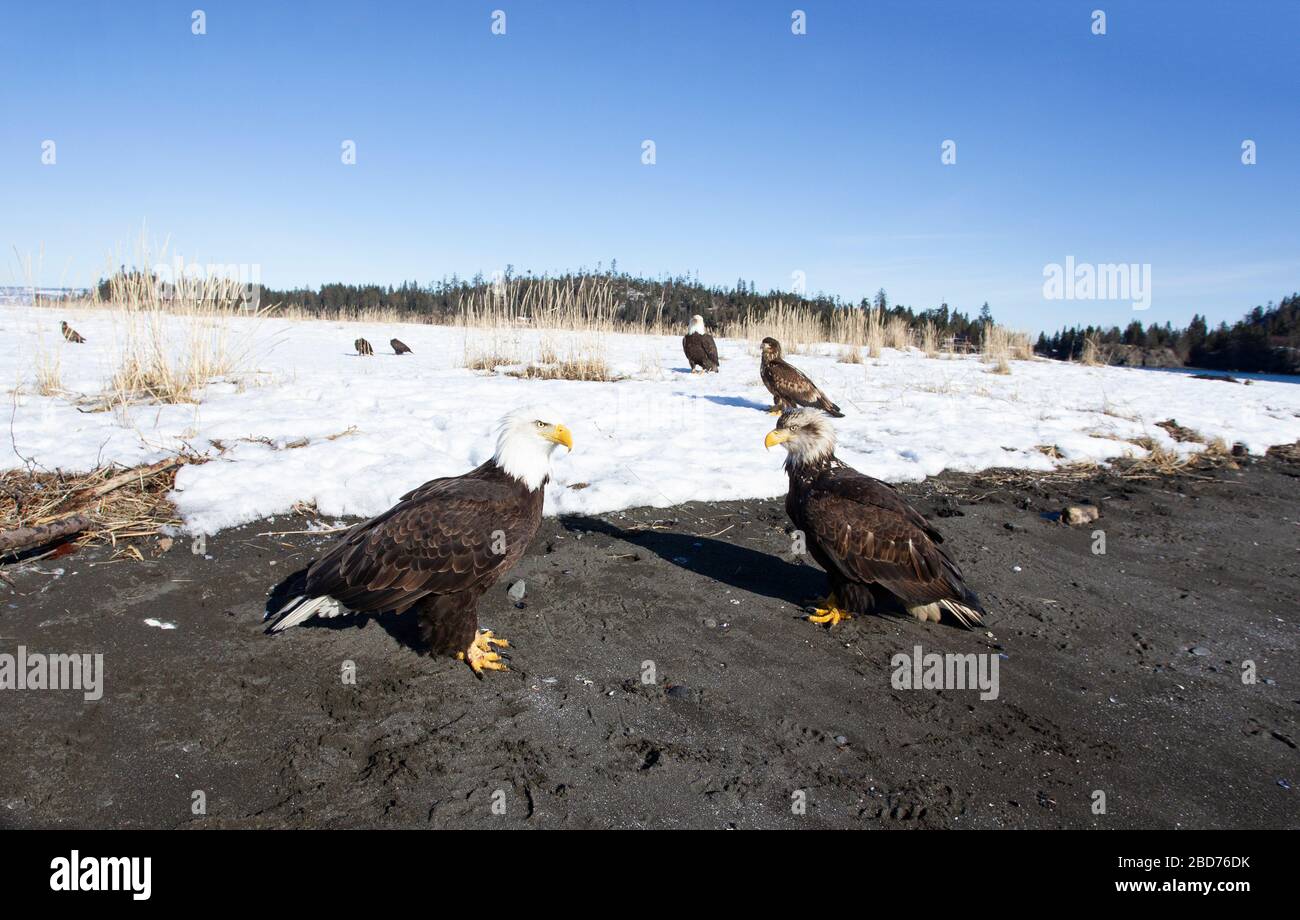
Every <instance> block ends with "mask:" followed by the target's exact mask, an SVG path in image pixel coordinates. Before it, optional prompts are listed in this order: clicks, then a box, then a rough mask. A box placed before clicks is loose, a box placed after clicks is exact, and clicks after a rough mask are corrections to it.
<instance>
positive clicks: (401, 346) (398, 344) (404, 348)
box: [388, 339, 415, 355]
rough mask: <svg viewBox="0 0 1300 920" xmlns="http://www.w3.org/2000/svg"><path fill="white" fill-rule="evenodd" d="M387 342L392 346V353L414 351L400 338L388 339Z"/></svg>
mask: <svg viewBox="0 0 1300 920" xmlns="http://www.w3.org/2000/svg"><path fill="white" fill-rule="evenodd" d="M388 344H389V345H391V346H392V347H393V353H394V354H398V355H410V354H414V353H415V352H413V351H411V348H410V346H409V345H407V344H406V343H405V342H403V341H402V340H401V339H390V340H389V341H388Z"/></svg>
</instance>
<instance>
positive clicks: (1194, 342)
mask: <svg viewBox="0 0 1300 920" xmlns="http://www.w3.org/2000/svg"><path fill="white" fill-rule="evenodd" d="M120 273H121V274H130V275H135V274H138V273H137V272H134V271H133V270H128V269H126V268H123V269H122V270H121V272H120ZM502 280H504V281H506V282H508V283H509V284H510V285H511V286H512V288H513V290H514V291H515V292H516V296H519V295H520V292H521V291H526V290H527V288H528V287H529V286H532V285H541V284H543V283H544V282H548V281H549V282H551V283H554V282H557V281H558V282H561V283H567V284H569V285H571V286H573V287H577V286H578V285H580V284H582V283H584V282H587V283H589V284H591V285H592V286H597V285H599V286H601V287H602V289H604V290H606V291H607V292H608V293H609V294H610V295H611V297H612V299H613V302H615V303H616V304H618V306H617V308H616V311H615V312H616V316H615V317H614V319H615V320H616V321H617V322H620V323H625V324H627V325H629V326H634V325H636V324H638V323H642V322H646V321H647V317H650V318H657V319H658V320H659V321H660V322H662V323H663V325H664V326H665V327H668V328H677V327H684V326H686V325H687V324H688V323H689V321H690V318H691V316H693V315H694V314H697V313H698V314H700V315H701V316H703V317H705V319H706V321H707V322H708V324H709V326H710V328H713V329H715V330H718V329H721V328H722V327H724V326H726V325H728V324H730V323H735V322H738V321H740V320H743V319H746V318H749V317H757V316H761V315H762V314H763V313H765V312H766V311H768V310H770V309H773V308H774V307H776V306H778V305H784V306H785V307H794V308H800V309H806V310H809V311H811V312H813V313H815V314H818V315H820V316H821V317H822V319H823V320H826V319H828V318H829V317H830V315H831V314H832V313H833V312H834V311H837V310H845V309H856V310H873V309H874V310H879V311H880V313H881V315H882V316H883V317H884V318H885V319H889V318H890V317H900V318H902V319H903V320H904V321H906V322H907V323H908V325H910V326H913V327H919V326H921V325H922V324H924V323H926V322H930V323H933V324H934V326H935V328H936V330H937V332H938V334H939V335H940V336H941V337H943V338H945V339H947V338H951V339H953V340H955V341H957V342H969V343H972V344H978V343H979V341H980V339H981V333H982V330H983V329H984V328H985V327H986V326H987V325H988V324H990V323H992V322H994V317H993V313H992V309H991V308H990V306H989V304H988V303H987V302H985V303H984V304H983V305H982V306H981V307H980V309H979V310H978V311H977V312H976V314H975V315H974V316H971V315H969V314H967V313H964V312H962V311H960V310H957V309H954V308H952V307H950V306H949V305H948V304H947V303H941V304H940V305H939V306H937V307H933V308H930V309H922V310H918V309H915V308H913V307H911V306H906V305H903V304H896V303H891V302H890V300H889V295H888V294H887V292H886V291H885V290H884V288H881V289H879V290H877V291H876V293H875V294H874V295H872V296H870V297H863V298H861V299H860V300H859V301H858V302H856V303H854V302H852V301H850V300H845V299H842V298H840V297H831V296H828V295H825V294H820V293H819V294H816V295H805V294H797V293H792V292H790V291H777V290H770V289H769V290H767V291H760V290H759V289H758V287H757V285H755V284H754V282H752V281H746V280H745V279H744V278H740V279H737V281H736V283H735V284H734V285H732V286H722V285H706V284H703V283H701V282H700V280H699V276H698V274H696V275H691V274H685V275H675V276H669V275H666V276H663V277H660V278H642V277H636V276H633V275H630V274H628V273H626V272H619V271H618V263H617V261H615V262H613V263H611V264H610V266H609V268H607V269H606V268H602V267H597V268H596V269H595V270H592V271H586V270H584V271H578V272H566V273H563V274H559V275H534V274H532V273H531V272H528V273H525V274H516V273H515V271H514V269H513V267H512V266H507V268H506V270H505V272H504V273H503V275H502V277H501V278H497V279H488V278H486V277H484V276H483V275H482V274H477V275H475V276H474V277H472V278H461V277H459V276H457V275H452V276H450V277H447V278H443V279H441V280H439V281H435V282H429V283H421V282H418V281H404V282H402V283H401V284H398V285H379V284H339V283H333V284H323V285H321V286H320V287H319V288H316V289H314V290H313V289H309V288H293V289H289V290H275V289H271V288H262V290H261V293H260V303H261V305H262V306H264V307H265V306H268V305H271V304H279V305H282V306H286V307H291V308H297V309H298V310H301V311H303V312H305V313H308V314H322V315H335V314H338V313H340V312H351V313H364V312H365V311H367V310H384V311H391V312H394V313H396V314H398V316H399V317H403V318H409V319H410V320H411V321H414V322H434V323H444V322H450V321H452V320H454V319H455V318H456V316H457V315H458V313H459V312H460V309H461V305H462V304H463V303H466V302H471V301H474V300H476V299H479V300H481V298H482V297H483V296H484V295H486V294H489V293H490V292H491V291H492V290H493V289H494V286H499V284H500V282H501V281H502ZM111 281H112V279H104V280H103V281H101V282H100V284H99V290H100V296H101V297H102V298H105V299H107V298H108V296H109V293H110V291H111V288H112V284H111ZM1089 339H1091V340H1092V341H1093V342H1094V343H1095V345H1096V346H1097V347H1098V350H1099V352H1100V353H1101V356H1102V358H1103V360H1105V358H1106V357H1107V353H1108V351H1109V352H1110V354H1111V356H1113V355H1114V354H1115V353H1116V352H1117V351H1118V349H1117V346H1133V347H1136V348H1141V349H1148V350H1150V349H1165V348H1167V349H1169V352H1170V353H1172V354H1173V355H1175V356H1176V357H1177V359H1178V361H1180V362H1182V363H1183V364H1186V365H1188V366H1192V367H1202V368H1209V369H1216V370H1235V371H1251V372H1256V371H1257V372H1263V373H1284V374H1285V373H1300V295H1296V294H1291V295H1290V296H1287V297H1284V298H1283V299H1282V301H1281V303H1278V304H1276V305H1275V304H1273V303H1271V302H1270V303H1269V305H1268V306H1267V307H1260V306H1257V307H1255V308H1254V309H1253V310H1251V311H1250V312H1249V313H1247V314H1246V315H1245V316H1244V317H1243V318H1242V319H1240V320H1238V321H1237V322H1236V323H1233V324H1231V325H1229V324H1228V323H1226V322H1224V323H1220V324H1219V325H1218V326H1217V327H1214V328H1210V326H1209V324H1208V323H1207V321H1206V319H1205V317H1204V316H1201V315H1200V314H1197V315H1194V316H1193V317H1192V320H1191V322H1190V323H1188V325H1187V326H1186V327H1183V328H1176V327H1174V326H1172V325H1171V324H1170V323H1168V322H1165V323H1164V324H1163V325H1162V324H1157V323H1153V324H1151V325H1149V326H1147V325H1143V323H1142V322H1141V321H1139V320H1136V319H1135V320H1133V321H1132V322H1131V323H1129V324H1128V325H1127V326H1126V327H1124V328H1123V329H1120V328H1119V327H1118V326H1111V327H1109V328H1105V327H1101V326H1092V325H1088V326H1071V327H1068V328H1065V329H1061V330H1060V331H1058V332H1055V333H1053V334H1051V335H1048V334H1047V333H1045V332H1043V333H1039V336H1038V341H1037V342H1036V344H1035V346H1034V351H1035V352H1036V353H1037V354H1040V355H1043V356H1046V357H1051V358H1058V359H1062V360H1078V359H1079V358H1081V357H1082V356H1083V353H1084V348H1085V343H1086V342H1087V341H1088V340H1089ZM1171 363H1173V362H1171Z"/></svg>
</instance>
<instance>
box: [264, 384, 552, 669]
mask: <svg viewBox="0 0 1300 920" xmlns="http://www.w3.org/2000/svg"><path fill="white" fill-rule="evenodd" d="M561 444H563V445H564V446H565V447H566V448H568V449H570V450H571V449H572V448H573V436H572V435H571V434H570V433H569V429H568V428H566V427H565V426H564V425H562V424H559V423H558V422H556V421H555V415H554V414H553V413H551V412H549V411H547V410H544V409H522V410H517V411H515V412H512V413H510V414H509V415H507V416H506V417H505V418H504V419H502V421H501V423H500V427H499V429H498V433H497V445H496V453H495V454H494V455H493V456H492V459H491V460H488V461H487V462H486V463H484V464H483V465H482V466H480V467H478V468H476V469H473V470H470V471H469V472H468V473H465V474H464V475H462V476H452V477H448V478H445V479H433V480H430V481H429V482H426V483H425V484H424V485H422V486H420V487H419V488H417V489H414V490H413V491H411V492H407V493H406V494H405V495H403V496H402V498H401V500H400V501H399V502H398V503H397V504H396V505H394V506H393V507H392V508H389V509H388V510H387V511H385V512H384V513H383V514H381V515H379V516H378V517H373V518H371V519H370V520H368V521H364V522H362V523H360V524H357V525H356V526H355V527H353V528H352V529H351V530H349V531H348V532H347V533H346V534H345V535H344V536H343V537H342V538H341V539H340V540H339V541H338V542H337V543H335V544H334V545H333V547H331V548H330V549H329V550H328V551H327V552H326V553H325V555H323V556H321V557H320V558H319V559H317V560H315V561H314V562H312V563H311V565H309V566H308V567H307V568H305V569H303V570H302V571H300V572H297V573H295V574H294V575H292V576H290V577H289V579H287V580H286V581H285V582H283V583H282V584H281V585H280V586H278V587H277V588H276V590H275V592H274V593H273V594H272V595H271V598H270V600H269V601H268V602H267V609H266V617H265V619H272V620H273V621H272V622H271V624H270V626H269V627H268V628H267V631H268V632H280V631H281V630H285V629H288V628H289V627H290V626H297V625H298V624H299V623H302V622H304V621H305V620H308V619H310V618H311V617H314V616H319V617H333V616H338V615H339V614H341V613H345V612H365V613H378V612H380V611H391V612H394V613H407V612H414V613H416V614H418V616H419V618H420V635H421V638H422V639H423V640H424V642H425V643H426V644H427V645H428V647H429V653H430V654H432V655H451V656H454V657H456V658H458V659H460V660H461V661H464V662H466V663H467V664H468V665H469V666H470V667H471V668H472V669H473V670H474V673H475V674H478V675H480V676H481V675H482V672H483V671H484V670H490V671H503V670H506V666H505V664H503V663H502V661H501V656H500V655H499V654H498V653H497V652H496V651H494V650H493V649H492V646H493V645H498V646H505V645H507V644H508V643H507V642H506V641H505V640H504V639H498V638H497V637H495V636H494V635H493V634H492V632H491V631H484V632H482V633H480V632H479V630H478V613H477V608H478V600H479V598H480V597H481V596H482V595H483V593H484V592H485V591H487V589H488V588H490V587H491V586H492V585H493V584H495V583H496V581H497V580H498V579H499V578H500V577H501V576H502V575H504V574H505V573H506V572H508V571H510V569H511V568H513V567H514V565H515V563H516V562H518V561H519V558H520V557H521V556H522V555H523V554H524V550H525V549H526V548H527V546H528V543H529V541H530V540H532V538H533V535H534V534H535V533H536V532H537V525H538V524H539V523H540V522H541V519H542V494H543V492H544V491H545V487H546V481H547V479H548V478H549V477H550V462H551V452H552V451H554V450H555V448H556V447H557V446H558V445H561ZM285 598H287V602H286V603H283V605H281V601H282V600H284V599H285Z"/></svg>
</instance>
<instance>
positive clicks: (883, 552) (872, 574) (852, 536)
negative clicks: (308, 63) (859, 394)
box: [764, 409, 984, 627]
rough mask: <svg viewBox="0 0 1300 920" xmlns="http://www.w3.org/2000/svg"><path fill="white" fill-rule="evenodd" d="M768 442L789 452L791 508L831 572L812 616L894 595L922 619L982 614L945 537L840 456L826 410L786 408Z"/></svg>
mask: <svg viewBox="0 0 1300 920" xmlns="http://www.w3.org/2000/svg"><path fill="white" fill-rule="evenodd" d="M764 443H765V444H766V446H767V447H769V448H770V447H773V446H775V445H777V444H781V445H784V447H785V449H786V451H787V452H788V454H789V456H787V457H786V461H785V469H786V472H787V473H788V474H789V476H790V491H789V493H788V494H787V495H786V498H785V510H786V514H788V515H789V516H790V520H791V521H792V522H794V526H795V527H797V528H799V530H801V531H802V532H803V534H804V538H805V540H806V541H807V547H808V551H809V552H810V553H811V554H812V557H813V559H815V560H817V564H818V565H820V566H821V567H822V568H823V569H825V570H826V574H827V576H829V578H830V586H831V592H830V596H829V597H828V598H827V599H826V602H825V606H824V607H820V606H819V607H818V608H817V612H816V613H815V614H813V615H812V616H810V617H809V619H810V620H812V621H813V622H814V623H829V624H830V625H832V626H834V625H835V624H837V623H839V621H840V620H846V619H850V618H851V615H852V614H855V613H868V612H870V611H871V609H872V608H873V607H874V606H876V605H877V604H880V605H882V606H884V605H886V604H888V603H889V602H890V601H893V602H895V603H901V604H902V606H903V607H905V608H906V609H907V611H908V612H909V613H911V614H912V615H913V616H915V617H916V618H917V619H919V620H932V621H934V622H936V623H937V622H939V617H940V614H941V613H942V612H947V613H948V614H949V615H950V616H951V617H952V618H953V619H955V620H956V621H957V622H958V623H960V624H962V625H963V626H967V627H969V626H971V625H973V624H977V623H980V622H982V620H981V617H982V615H983V613H984V608H983V607H981V606H980V602H979V598H978V597H976V596H975V593H974V592H973V591H971V589H970V588H968V587H966V583H965V582H964V581H962V576H961V570H960V569H958V568H957V563H955V562H953V561H952V559H951V557H949V555H948V554H947V553H946V552H944V550H943V548H942V547H941V546H940V544H941V543H943V537H941V536H940V535H939V532H938V531H937V530H935V529H934V528H933V527H931V526H930V523H929V522H928V521H927V520H926V519H925V518H923V517H922V516H921V515H920V513H919V512H917V511H916V509H915V508H913V507H912V506H911V505H909V504H908V503H907V502H906V501H905V500H904V499H903V497H902V496H901V495H899V494H898V493H897V492H895V491H894V489H893V488H892V487H890V486H889V485H887V484H886V483H883V482H881V481H880V480H878V479H872V478H871V477H870V476H865V475H863V474H862V473H859V472H858V471H857V470H855V469H853V468H852V467H850V466H848V465H846V464H844V463H843V462H841V461H840V460H838V459H837V458H836V457H835V430H834V429H833V428H832V427H831V423H830V422H829V421H828V420H827V418H826V416H825V415H823V414H822V413H821V412H819V411H817V410H816V409H795V410H793V411H788V412H785V413H783V414H782V415H781V419H780V421H779V422H778V423H777V426H776V429H775V430H773V431H771V432H769V433H768V435H767V439H766V441H765V442H764Z"/></svg>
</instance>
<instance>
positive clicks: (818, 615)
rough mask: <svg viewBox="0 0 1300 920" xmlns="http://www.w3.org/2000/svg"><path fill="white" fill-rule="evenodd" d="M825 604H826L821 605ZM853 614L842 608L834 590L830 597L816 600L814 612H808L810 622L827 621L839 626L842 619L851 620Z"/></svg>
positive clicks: (828, 623)
mask: <svg viewBox="0 0 1300 920" xmlns="http://www.w3.org/2000/svg"><path fill="white" fill-rule="evenodd" d="M822 604H825V605H826V606H824V607H823V606H821V605H822ZM851 619H853V614H851V613H849V612H848V611H847V610H843V609H841V608H840V601H839V598H838V597H836V596H835V592H834V591H832V592H831V594H830V597H827V598H825V599H824V600H819V601H815V602H814V604H813V612H812V613H810V614H808V622H809V623H826V624H827V625H829V626H838V625H839V623H840V621H841V620H851Z"/></svg>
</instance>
